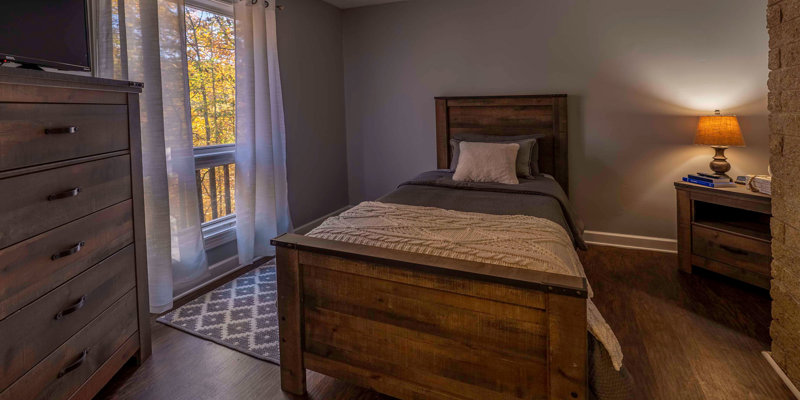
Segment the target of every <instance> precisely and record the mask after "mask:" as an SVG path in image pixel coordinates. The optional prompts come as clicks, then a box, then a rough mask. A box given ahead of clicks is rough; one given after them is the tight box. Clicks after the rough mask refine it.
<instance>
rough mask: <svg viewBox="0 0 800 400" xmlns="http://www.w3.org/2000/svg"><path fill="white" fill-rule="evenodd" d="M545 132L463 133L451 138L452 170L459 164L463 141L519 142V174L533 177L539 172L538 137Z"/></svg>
mask: <svg viewBox="0 0 800 400" xmlns="http://www.w3.org/2000/svg"><path fill="white" fill-rule="evenodd" d="M545 136H546V135H544V134H534V135H512V136H498V135H484V134H477V133H461V134H458V135H455V136H453V138H452V139H450V154H452V155H453V156H452V161H451V162H450V171H455V170H456V166H457V165H458V158H459V152H460V149H459V146H458V144H459V143H461V142H483V143H519V144H520V150H519V153H518V157H517V176H519V177H522V178H531V177H532V175H537V174H539V145H538V143H537V141H536V139H541V138H543V137H545Z"/></svg>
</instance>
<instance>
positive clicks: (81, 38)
mask: <svg viewBox="0 0 800 400" xmlns="http://www.w3.org/2000/svg"><path fill="white" fill-rule="evenodd" d="M0 17H1V18H2V22H0V62H2V63H6V62H14V63H18V64H23V66H44V67H53V68H57V69H63V70H73V71H90V70H91V65H90V56H89V26H88V22H87V21H88V13H87V6H86V0H0Z"/></svg>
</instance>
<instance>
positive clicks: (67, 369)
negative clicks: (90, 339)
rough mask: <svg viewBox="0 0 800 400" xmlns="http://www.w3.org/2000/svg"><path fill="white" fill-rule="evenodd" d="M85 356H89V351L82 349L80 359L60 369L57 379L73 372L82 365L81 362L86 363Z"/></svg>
mask: <svg viewBox="0 0 800 400" xmlns="http://www.w3.org/2000/svg"><path fill="white" fill-rule="evenodd" d="M87 355H89V349H84V350H83V353H81V356H80V358H78V359H77V360H75V362H73V363H72V364H70V365H67V366H66V367H64V369H62V370H61V371H58V377H59V378H61V377H62V376H64V375H66V374H68V373H70V372H72V371H73V370H75V369H76V368H78V367H80V366H81V364H83V362H84V361H86V356H87Z"/></svg>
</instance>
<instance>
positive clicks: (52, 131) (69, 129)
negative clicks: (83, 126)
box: [44, 126, 78, 135]
mask: <svg viewBox="0 0 800 400" xmlns="http://www.w3.org/2000/svg"><path fill="white" fill-rule="evenodd" d="M65 133H66V134H69V133H78V127H77V126H65V127H61V128H47V129H45V130H44V134H45V135H63V134H65Z"/></svg>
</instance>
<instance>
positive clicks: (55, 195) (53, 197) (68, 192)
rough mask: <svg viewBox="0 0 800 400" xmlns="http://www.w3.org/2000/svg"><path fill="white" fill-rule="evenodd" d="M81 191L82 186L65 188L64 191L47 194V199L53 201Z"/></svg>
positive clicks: (72, 195)
mask: <svg viewBox="0 0 800 400" xmlns="http://www.w3.org/2000/svg"><path fill="white" fill-rule="evenodd" d="M80 193H81V188H77V187H76V188H72V189H70V190H65V191H63V192H58V193H53V194H51V195H49V196H47V201H53V200H58V199H66V198H68V197H75V196H77V195H79V194H80Z"/></svg>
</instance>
